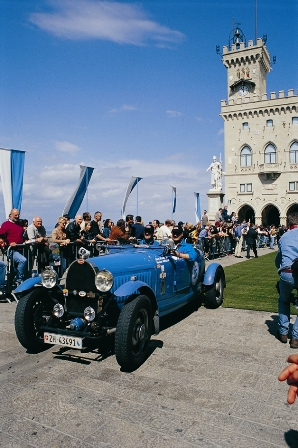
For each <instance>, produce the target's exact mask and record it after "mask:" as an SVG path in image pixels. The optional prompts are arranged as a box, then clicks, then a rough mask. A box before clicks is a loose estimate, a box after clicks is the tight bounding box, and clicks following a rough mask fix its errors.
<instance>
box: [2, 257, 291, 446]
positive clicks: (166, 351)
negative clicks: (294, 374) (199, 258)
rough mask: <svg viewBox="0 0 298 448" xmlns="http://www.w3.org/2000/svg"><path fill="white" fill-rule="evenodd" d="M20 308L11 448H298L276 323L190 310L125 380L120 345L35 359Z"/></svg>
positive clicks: (8, 410) (8, 398) (6, 339)
mask: <svg viewBox="0 0 298 448" xmlns="http://www.w3.org/2000/svg"><path fill="white" fill-rule="evenodd" d="M263 253H267V250H263V251H262V250H260V253H259V255H262V254H263ZM229 260H230V261H229ZM233 262H235V258H234V257H225V259H224V260H223V261H222V264H223V265H227V264H230V263H233ZM248 263H250V261H247V264H248ZM15 308H16V303H15V302H13V303H12V304H9V303H6V302H0V387H1V399H0V446H1V447H2V446H3V447H7V448H8V447H13V448H15V447H20V448H24V447H38V448H39V447H41V448H52V447H75V448H80V447H120V446H121V447H167V448H169V447H240V448H246V447H247V448H254V447H258V448H259V447H262V448H267V447H268V448H269V447H271V448H272V447H295V448H297V446H298V403H295V404H294V405H293V406H289V405H288V404H287V403H286V391H287V386H286V384H284V383H282V384H281V383H279V382H278V380H277V376H278V373H279V372H280V371H281V370H282V368H283V367H284V366H285V365H286V363H285V360H286V357H287V356H288V355H289V354H290V353H292V352H293V350H291V349H290V347H289V345H283V344H281V343H280V342H278V341H277V339H276V338H275V336H274V334H275V332H276V328H277V315H275V314H272V313H266V312H255V311H245V310H235V309H225V308H219V309H217V310H210V309H206V308H204V307H203V306H202V307H199V308H197V309H196V307H195V306H193V305H192V306H190V307H186V308H184V309H183V310H180V311H179V312H177V313H174V315H173V316H171V318H170V319H169V318H167V319H166V320H163V321H162V328H163V330H162V331H161V332H160V334H159V335H158V336H154V337H153V338H152V342H151V349H152V354H151V356H150V357H149V358H148V359H147V361H146V362H145V363H144V364H143V365H142V366H141V368H139V369H138V370H137V371H135V372H133V373H124V372H121V370H120V368H119V365H118V364H117V362H116V359H115V356H114V354H113V352H112V350H113V344H112V343H111V344H110V347H102V348H101V349H100V350H97V351H96V352H87V353H80V352H78V351H75V350H72V351H71V350H67V351H66V350H65V349H64V348H63V349H59V348H58V347H50V348H49V349H47V350H45V351H44V352H43V353H40V354H37V355H33V354H27V353H26V351H25V349H23V347H21V346H20V344H19V342H18V340H17V338H16V336H15V331H14V312H15ZM111 342H112V339H111Z"/></svg>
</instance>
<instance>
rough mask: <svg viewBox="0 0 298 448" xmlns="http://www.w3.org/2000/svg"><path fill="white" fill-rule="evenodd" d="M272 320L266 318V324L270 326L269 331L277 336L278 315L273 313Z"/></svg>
mask: <svg viewBox="0 0 298 448" xmlns="http://www.w3.org/2000/svg"><path fill="white" fill-rule="evenodd" d="M271 319H272V320H265V324H266V325H267V327H268V331H269V333H270V334H271V335H272V336H276V333H277V328H278V327H277V323H278V315H277V314H272V315H271Z"/></svg>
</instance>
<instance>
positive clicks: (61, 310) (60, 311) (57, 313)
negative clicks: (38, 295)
mask: <svg viewBox="0 0 298 448" xmlns="http://www.w3.org/2000/svg"><path fill="white" fill-rule="evenodd" d="M53 314H54V316H56V317H62V316H63V314H64V308H63V305H61V303H56V304H55V305H54V308H53Z"/></svg>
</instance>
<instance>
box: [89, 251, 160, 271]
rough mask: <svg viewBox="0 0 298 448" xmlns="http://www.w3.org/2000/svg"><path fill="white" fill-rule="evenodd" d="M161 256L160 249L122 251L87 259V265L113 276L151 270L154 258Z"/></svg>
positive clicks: (154, 262) (154, 264)
mask: <svg viewBox="0 0 298 448" xmlns="http://www.w3.org/2000/svg"><path fill="white" fill-rule="evenodd" d="M161 255H162V248H160V249H151V248H148V249H130V250H127V249H124V250H121V251H119V252H115V253H113V252H111V253H110V254H106V255H103V256H99V257H94V258H89V259H88V263H90V264H91V265H92V266H94V267H97V268H98V269H107V270H108V271H110V272H112V274H113V275H115V274H116V275H117V274H119V273H130V272H135V271H142V270H147V269H153V268H154V267H155V266H156V258H159V257H160V256H161Z"/></svg>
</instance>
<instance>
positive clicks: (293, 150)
mask: <svg viewBox="0 0 298 448" xmlns="http://www.w3.org/2000/svg"><path fill="white" fill-rule="evenodd" d="M290 163H298V142H294V143H292V144H291V146H290Z"/></svg>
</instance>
